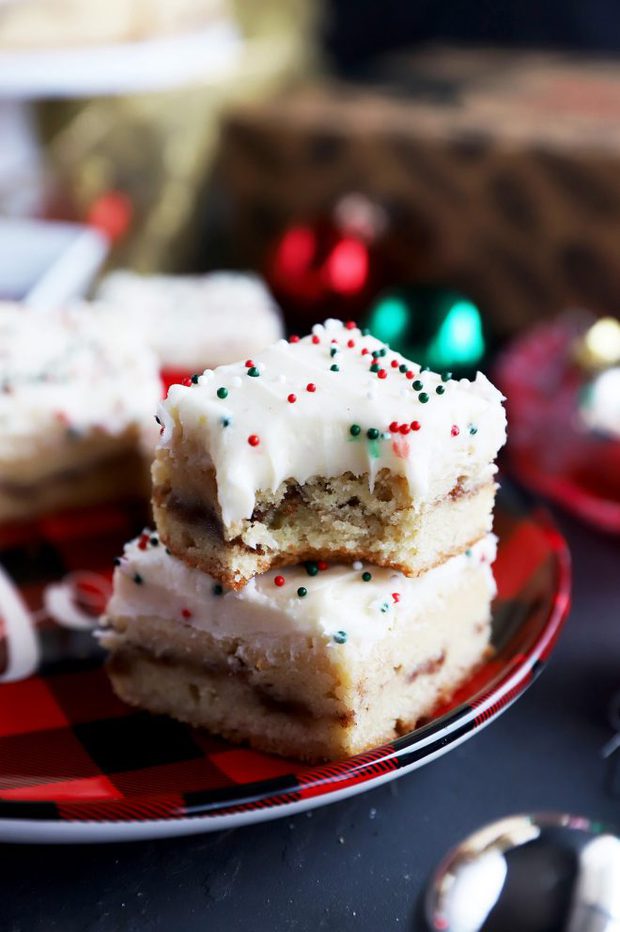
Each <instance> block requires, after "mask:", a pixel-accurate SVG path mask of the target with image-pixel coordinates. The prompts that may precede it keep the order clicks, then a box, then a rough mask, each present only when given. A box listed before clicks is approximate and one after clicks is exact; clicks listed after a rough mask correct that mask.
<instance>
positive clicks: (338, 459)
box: [159, 320, 506, 527]
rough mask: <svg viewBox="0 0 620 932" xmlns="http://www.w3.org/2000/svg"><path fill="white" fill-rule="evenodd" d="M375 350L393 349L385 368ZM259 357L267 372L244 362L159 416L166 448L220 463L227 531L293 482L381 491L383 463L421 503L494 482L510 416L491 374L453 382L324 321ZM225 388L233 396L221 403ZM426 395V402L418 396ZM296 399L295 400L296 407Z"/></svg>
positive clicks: (204, 379) (172, 400)
mask: <svg viewBox="0 0 620 932" xmlns="http://www.w3.org/2000/svg"><path fill="white" fill-rule="evenodd" d="M313 341H314V342H313ZM348 343H352V344H353V345H352V346H349V345H347V344H348ZM334 350H335V351H336V353H335V355H331V353H332V352H333V351H334ZM362 350H366V351H367V352H366V354H365V355H362ZM373 351H377V352H381V351H384V352H385V355H384V356H381V357H378V358H377V364H379V365H380V370H381V371H379V372H371V371H369V368H370V365H371V364H372V363H373V362H374V360H373V358H372V356H371V353H372V352H373ZM248 361H250V360H246V362H248ZM251 361H252V362H254V363H255V367H256V368H257V369H258V371H259V373H260V375H259V376H258V377H252V376H250V375H249V374H248V373H249V372H250V371H255V370H250V369H248V367H247V366H246V365H245V364H244V362H239V363H236V364H234V365H230V366H221V367H220V368H218V369H215V370H206V371H205V373H204V374H203V375H202V376H201V377H200V379H199V380H198V383H197V384H196V385H191V386H189V387H184V386H181V385H174V386H173V387H172V388H171V389H170V391H169V393H168V398H167V400H166V401H165V402H164V403H163V405H162V406H161V410H160V415H159V416H160V418H161V420H162V423H163V424H164V428H165V429H164V431H163V434H162V437H161V439H160V443H161V444H162V445H164V446H166V445H170V446H171V447H174V446H175V444H176V443H177V442H178V443H181V442H182V441H183V440H185V439H187V440H188V442H191V444H192V456H195V455H196V449H198V450H203V451H204V459H205V462H207V463H212V464H213V465H214V467H215V471H216V474H217V487H218V498H219V503H220V506H221V509H222V519H223V522H224V524H225V525H226V526H227V527H230V526H231V525H233V524H234V523H235V522H238V521H240V520H242V519H247V518H250V516H251V514H252V511H253V509H254V505H255V500H256V492H257V491H258V490H272V491H274V490H275V489H277V487H278V486H279V485H280V484H281V483H282V482H283V481H284V480H286V479H291V478H292V479H296V480H297V481H298V482H299V483H304V482H306V481H307V480H308V479H309V478H311V477H312V476H328V477H329V476H338V475H341V474H342V473H345V472H347V471H350V472H352V473H353V474H354V475H356V476H362V475H366V474H367V475H368V480H369V485H370V488H371V489H372V487H373V482H374V479H375V477H376V475H377V473H378V471H379V470H380V469H383V468H384V467H385V468H387V469H389V470H390V471H391V472H392V473H395V474H397V475H402V476H404V477H405V478H406V479H407V481H408V483H409V486H410V489H411V492H412V496H413V498H414V501H415V505H416V507H420V506H421V505H422V504H423V503H424V502H426V501H434V500H435V499H438V498H440V497H443V496H444V495H446V494H448V492H450V491H451V490H452V489H453V488H454V487H455V485H456V484H457V483H458V482H459V481H460V482H462V483H463V484H465V485H467V482H468V480H472V481H475V482H480V481H484V480H485V479H487V480H488V479H489V478H490V476H492V475H493V472H494V467H493V466H492V465H491V464H492V462H493V460H494V459H495V456H496V454H497V451H498V449H499V448H500V447H501V446H502V444H503V443H504V442H505V439H506V416H505V413H504V409H503V406H502V400H503V399H502V395H501V394H500V393H499V392H498V391H497V389H496V388H494V387H493V385H491V383H490V382H489V381H488V379H487V378H486V377H485V376H484V375H482V374H481V373H478V375H477V376H476V379H475V380H474V381H473V382H471V381H468V380H466V379H461V380H460V381H454V380H449V381H446V382H444V381H442V378H441V376H440V375H438V374H437V373H434V372H428V371H425V372H420V367H419V366H418V365H416V364H414V363H411V362H408V361H407V360H406V359H404V358H403V357H402V356H401V355H399V354H398V353H395V352H392V351H391V350H389V349H385V348H384V347H383V344H381V343H380V342H379V341H378V340H376V339H375V338H374V337H371V336H365V337H364V336H362V335H361V333H360V331H359V330H358V329H356V328H354V329H348V328H347V327H346V326H345V325H344V324H342V323H341V322H340V321H335V320H328V321H327V322H326V323H325V325H321V324H318V325H316V326H315V327H314V330H313V336H312V337H309V336H308V337H305V338H304V339H303V340H301V341H299V342H297V343H287V342H286V341H285V340H280V341H279V342H278V343H276V344H274V345H273V346H271V347H269V348H268V349H267V350H265V351H263V352H262V353H259V354H256V355H254V356H253V357H252V360H251ZM393 362H395V363H396V367H394V366H393V365H392V363H393ZM400 365H403V366H405V367H406V368H407V370H408V371H409V372H413V374H414V378H413V379H411V378H407V374H406V372H401V371H400V369H399V368H398V367H399V366H400ZM332 366H337V367H338V371H332V368H331V367H332ZM382 373H383V374H384V377H382ZM417 380H419V381H420V382H421V383H423V389H421V388H420V387H419V385H418V381H417ZM309 384H312V385H314V386H315V390H314V391H308V388H307V386H308V385H309ZM414 386H415V388H414ZM220 388H223V389H225V390H226V391H227V396H226V397H225V398H223V399H221V398H219V397H218V394H217V391H218V389H220ZM438 389H439V394H438V392H437V390H438ZM422 391H424V392H425V393H427V395H428V402H427V403H422V402H421V400H420V399H421V392H422ZM291 394H293V395H295V398H296V400H295V401H294V403H290V402H289V401H288V396H289V395H291ZM413 421H416V422H418V423H419V429H418V430H410V431H409V433H407V434H406V435H405V434H403V433H401V432H400V430H399V431H397V432H394V433H390V424H391V423H392V422H397V423H398V424H404V425H410V424H411V422H413ZM353 424H356V425H359V427H360V428H361V433H360V434H359V436H352V435H351V432H350V429H351V426H352V425H353ZM373 428H374V429H376V430H378V431H379V432H380V437H379V439H377V440H372V439H368V436H367V431H368V430H369V429H373ZM252 435H255V436H257V437H258V438H259V442H258V444H256V445H254V446H253V445H251V444H250V443H249V442H248V438H249V437H250V436H252Z"/></svg>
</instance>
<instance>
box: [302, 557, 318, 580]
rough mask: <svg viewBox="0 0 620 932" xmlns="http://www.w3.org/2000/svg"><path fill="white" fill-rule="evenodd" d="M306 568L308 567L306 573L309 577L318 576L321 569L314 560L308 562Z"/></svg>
mask: <svg viewBox="0 0 620 932" xmlns="http://www.w3.org/2000/svg"><path fill="white" fill-rule="evenodd" d="M305 566H306V573H307V574H308V576H316V575H317V573H318V572H319V568H318V566H317V565H316V563H314V561H313V560H308V561H307V562H306V564H305Z"/></svg>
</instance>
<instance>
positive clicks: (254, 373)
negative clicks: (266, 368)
mask: <svg viewBox="0 0 620 932" xmlns="http://www.w3.org/2000/svg"><path fill="white" fill-rule="evenodd" d="M248 375H249V376H250V377H251V378H253V379H256V378H258V376H259V375H260V372H259V371H258V369H257V368H256V366H250V368H249V369H248Z"/></svg>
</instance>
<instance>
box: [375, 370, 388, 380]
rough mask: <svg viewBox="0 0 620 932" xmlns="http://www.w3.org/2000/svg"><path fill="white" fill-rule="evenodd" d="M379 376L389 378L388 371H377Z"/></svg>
mask: <svg viewBox="0 0 620 932" xmlns="http://www.w3.org/2000/svg"><path fill="white" fill-rule="evenodd" d="M377 378H379V379H387V372H386V371H385V369H379V371H378V372H377Z"/></svg>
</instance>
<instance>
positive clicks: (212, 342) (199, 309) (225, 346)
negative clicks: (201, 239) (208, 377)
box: [97, 271, 283, 372]
mask: <svg viewBox="0 0 620 932" xmlns="http://www.w3.org/2000/svg"><path fill="white" fill-rule="evenodd" d="M97 297H98V298H99V299H101V300H102V301H104V302H106V303H107V304H109V305H110V306H111V307H113V308H117V309H118V311H119V312H121V313H122V314H123V315H126V316H129V317H130V318H132V319H135V320H136V321H137V323H138V324H139V326H140V328H141V329H142V331H143V338H144V339H145V340H146V341H147V342H148V343H149V345H150V346H151V347H152V348H153V350H154V351H155V352H156V354H157V356H158V358H159V360H160V363H161V365H162V367H163V368H167V369H181V370H189V371H190V372H202V370H203V369H204V368H205V367H206V366H219V365H222V364H224V363H230V362H234V360H236V359H239V358H240V357H241V356H247V355H249V354H251V353H255V352H258V351H259V350H261V349H263V348H264V347H265V346H269V344H270V343H273V342H274V341H275V340H277V339H278V338H279V337H281V336H282V332H283V331H282V320H281V316H280V312H279V310H278V307H277V305H276V304H275V302H274V300H273V298H272V297H271V295H270V294H269V292H268V291H267V289H266V287H265V285H264V284H263V283H262V282H261V281H260V279H258V278H256V277H254V276H252V275H241V274H238V273H233V272H213V273H211V274H209V275H203V276H172V275H168V276H166V275H153V276H149V277H147V276H142V275H137V274H135V273H133V272H126V271H119V272H112V273H111V274H110V275H108V276H107V277H106V278H105V279H104V280H103V281H102V283H101V285H100V287H99V291H98V293H97Z"/></svg>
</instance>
